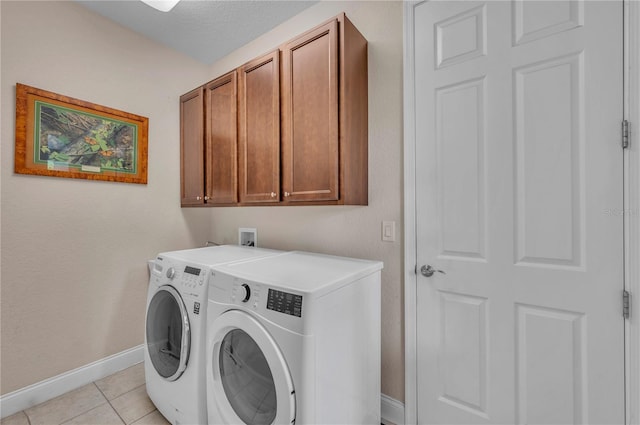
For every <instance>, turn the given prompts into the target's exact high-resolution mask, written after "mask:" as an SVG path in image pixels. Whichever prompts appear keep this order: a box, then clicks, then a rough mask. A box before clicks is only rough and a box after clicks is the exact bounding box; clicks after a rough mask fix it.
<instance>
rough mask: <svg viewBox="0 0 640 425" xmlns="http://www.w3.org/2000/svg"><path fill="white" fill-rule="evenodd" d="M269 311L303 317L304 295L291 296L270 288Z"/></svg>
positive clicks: (268, 296) (268, 297)
mask: <svg viewBox="0 0 640 425" xmlns="http://www.w3.org/2000/svg"><path fill="white" fill-rule="evenodd" d="M267 309H268V310H273V311H277V312H278V313H284V314H289V315H291V316H297V317H301V316H302V295H296V294H290V293H289V292H284V291H278V290H277V289H271V288H269V292H268V295H267Z"/></svg>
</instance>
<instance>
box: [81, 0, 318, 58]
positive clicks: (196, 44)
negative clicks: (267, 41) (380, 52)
mask: <svg viewBox="0 0 640 425" xmlns="http://www.w3.org/2000/svg"><path fill="white" fill-rule="evenodd" d="M76 1H77V2H78V3H80V4H82V5H83V6H85V7H87V8H88V9H91V10H93V11H94V12H96V13H99V14H100V15H102V16H104V17H106V18H109V19H111V20H112V21H115V22H117V23H119V24H121V25H123V26H125V27H127V28H130V29H132V30H133V31H135V32H138V33H140V34H143V35H145V36H147V37H149V38H150V39H152V40H155V41H157V42H159V43H161V44H164V45H166V46H168V47H171V48H173V49H175V50H178V51H180V52H183V53H185V54H187V55H189V56H191V57H193V58H195V59H197V60H199V61H200V62H203V63H206V64H211V63H213V62H215V61H216V60H217V59H220V58H222V57H224V56H225V55H227V54H228V53H230V52H232V51H234V50H236V49H237V48H239V47H241V46H243V45H245V44H247V43H248V42H249V41H251V40H253V39H255V38H257V37H258V36H260V35H262V34H264V33H265V32H267V31H269V30H270V29H272V28H274V27H276V26H277V25H278V24H280V23H282V22H284V21H286V20H287V19H289V18H291V17H292V16H294V15H296V14H298V13H300V12H301V11H302V10H304V9H306V8H307V7H309V6H311V5H313V4H314V3H316V1H311V0H304V1H301V0H279V1H267V0H259V1H256V0H235V1H222V0H182V1H181V2H180V3H178V4H177V5H176V7H174V8H173V9H172V10H171V11H170V12H159V11H157V10H155V9H153V8H152V7H150V6H147V5H146V4H144V3H142V2H141V1H137V0H76Z"/></svg>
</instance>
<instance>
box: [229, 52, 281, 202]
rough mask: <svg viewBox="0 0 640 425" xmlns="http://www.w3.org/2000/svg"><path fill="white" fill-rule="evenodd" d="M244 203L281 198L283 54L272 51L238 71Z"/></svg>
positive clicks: (240, 161) (240, 168)
mask: <svg viewBox="0 0 640 425" xmlns="http://www.w3.org/2000/svg"><path fill="white" fill-rule="evenodd" d="M238 76H239V79H240V81H239V84H238V86H239V93H238V123H239V141H238V151H239V187H240V202H241V203H266V202H277V201H278V200H279V198H280V56H279V52H278V51H277V50H276V51H273V52H271V53H269V54H267V55H264V56H262V57H260V58H257V59H254V60H252V61H251V62H248V63H246V64H245V65H243V66H242V67H240V69H239V70H238Z"/></svg>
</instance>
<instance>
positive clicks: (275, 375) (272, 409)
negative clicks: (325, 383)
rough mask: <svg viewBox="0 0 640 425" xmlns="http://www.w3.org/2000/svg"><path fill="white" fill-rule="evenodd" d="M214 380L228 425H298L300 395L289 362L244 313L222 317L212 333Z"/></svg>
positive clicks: (214, 401) (217, 400)
mask: <svg viewBox="0 0 640 425" xmlns="http://www.w3.org/2000/svg"><path fill="white" fill-rule="evenodd" d="M208 333H209V335H210V336H211V337H212V339H211V340H210V344H209V351H208V352H209V356H208V358H209V362H210V364H209V365H208V366H207V369H208V370H209V371H210V373H209V379H213V387H214V389H215V391H213V394H211V395H207V397H209V398H210V400H209V403H208V405H209V406H212V405H215V408H217V409H218V413H219V414H220V417H221V419H222V420H224V423H232V424H238V423H244V424H247V425H254V424H255V425H258V424H259V425H267V424H274V423H275V424H293V423H295V416H296V403H295V391H294V388H293V381H292V379H291V374H290V372H289V368H288V366H287V363H286V361H285V359H284V357H283V355H282V353H281V351H280V349H279V348H278V345H277V344H276V343H275V341H274V340H273V338H272V337H271V335H269V333H268V332H267V330H266V329H265V328H264V327H263V326H262V325H261V324H260V323H259V322H258V321H257V320H256V319H254V318H253V317H252V316H250V315H249V314H247V313H244V312H242V311H239V310H231V311H228V312H226V313H224V314H222V315H221V316H220V317H219V318H217V319H216V320H215V321H214V322H213V329H209V330H208Z"/></svg>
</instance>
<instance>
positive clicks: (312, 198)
mask: <svg viewBox="0 0 640 425" xmlns="http://www.w3.org/2000/svg"><path fill="white" fill-rule="evenodd" d="M203 96H204V100H203ZM198 97H199V100H198ZM180 100H181V142H182V148H181V153H182V205H183V206H197V205H212V206H216V205H336V204H346V205H367V203H368V118H367V117H368V78H367V41H366V40H365V38H364V37H363V36H362V35H361V34H360V32H359V31H358V30H357V29H356V27H355V26H354V25H353V24H352V23H351V21H349V19H347V17H346V16H345V15H344V14H341V15H339V16H337V17H336V18H334V19H331V20H329V21H327V22H325V23H324V24H322V25H319V26H318V27H316V28H314V29H312V30H310V31H307V32H306V33H304V34H302V35H300V36H299V37H296V38H295V39H293V40H291V41H289V42H287V43H285V44H284V45H282V46H280V49H278V50H275V51H273V52H270V53H268V54H266V55H264V56H261V57H259V58H256V59H254V60H252V61H250V62H248V63H246V64H245V65H243V66H241V67H240V68H238V69H237V71H232V72H231V73H229V74H226V75H225V76H222V77H220V78H218V79H216V80H214V81H212V82H210V83H208V84H207V85H206V86H204V88H200V89H196V90H194V91H192V92H189V93H187V94H185V95H183V96H182V97H181V98H180ZM198 102H199V103H198ZM198 105H200V106H198ZM202 105H204V106H202ZM236 105H237V109H236ZM198 108H200V109H198ZM202 108H204V112H203V110H202ZM203 115H204V116H205V117H206V119H204V120H203V118H202V117H203ZM203 121H204V122H203ZM203 126H204V127H203ZM203 128H204V133H203V130H202V129H203ZM198 140H200V144H199V147H198ZM203 140H205V142H204V152H205V157H204V159H203V156H202V155H203V143H202V141H203ZM198 149H200V150H198ZM198 155H199V156H198ZM203 170H204V171H203ZM205 172H206V176H205V175H204V174H203V173H205Z"/></svg>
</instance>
